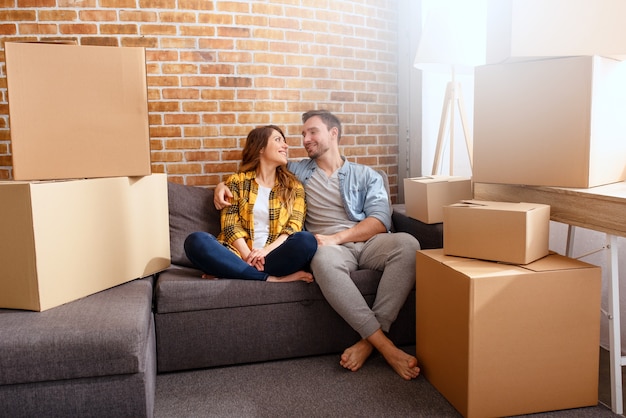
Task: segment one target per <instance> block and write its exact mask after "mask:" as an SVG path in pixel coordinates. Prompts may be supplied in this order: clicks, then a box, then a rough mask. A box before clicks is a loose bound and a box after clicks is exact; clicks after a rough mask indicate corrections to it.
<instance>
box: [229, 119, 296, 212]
mask: <svg viewBox="0 0 626 418" xmlns="http://www.w3.org/2000/svg"><path fill="white" fill-rule="evenodd" d="M273 131H276V132H278V133H279V134H280V135H281V136H282V137H283V139H285V134H284V133H283V131H282V129H280V128H279V127H278V126H276V125H266V126H260V127H258V128H254V129H253V130H251V131H250V132H249V133H248V137H247V138H246V145H245V146H244V147H243V151H242V153H241V154H242V156H241V165H240V166H239V171H240V172H245V171H256V169H257V168H258V167H259V164H260V163H261V150H262V149H263V148H265V147H266V146H267V141H268V140H269V138H270V136H271V135H272V132H273ZM276 179H277V180H278V186H279V194H278V197H279V199H280V201H281V202H282V203H283V205H285V207H286V208H287V212H288V213H289V214H291V210H292V209H293V202H294V201H295V200H296V189H295V187H296V185H297V184H298V179H297V178H296V176H295V175H294V174H293V173H292V172H291V171H289V170H287V166H284V165H281V166H278V167H277V168H276Z"/></svg>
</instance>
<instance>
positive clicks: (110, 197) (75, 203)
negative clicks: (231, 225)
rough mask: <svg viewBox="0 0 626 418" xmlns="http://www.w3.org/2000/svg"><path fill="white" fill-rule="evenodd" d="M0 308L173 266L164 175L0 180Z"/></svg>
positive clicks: (46, 303) (70, 295)
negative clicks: (56, 179)
mask: <svg viewBox="0 0 626 418" xmlns="http://www.w3.org/2000/svg"><path fill="white" fill-rule="evenodd" d="M0 201H1V202H2V205H0V234H1V237H0V308H12V309H26V310H33V311H43V310H46V309H49V308H52V307H55V306H58V305H61V304H63V303H66V302H70V301H72V300H75V299H78V298H81V297H84V296H87V295H90V294H93V293H96V292H99V291H101V290H105V289H108V288H110V287H113V286H116V285H118V284H121V283H125V282H127V281H130V280H133V279H136V278H139V277H145V276H149V275H151V274H153V273H156V272H158V271H160V270H163V269H165V268H167V267H168V266H169V265H170V248H169V217H168V216H169V215H168V202H167V179H166V175H165V174H153V175H151V176H146V177H136V178H129V177H110V178H103V179H86V180H71V181H46V182H22V181H4V182H0Z"/></svg>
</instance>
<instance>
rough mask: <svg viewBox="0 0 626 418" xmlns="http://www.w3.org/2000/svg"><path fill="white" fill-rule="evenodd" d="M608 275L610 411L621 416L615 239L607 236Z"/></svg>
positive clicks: (617, 277)
mask: <svg viewBox="0 0 626 418" xmlns="http://www.w3.org/2000/svg"><path fill="white" fill-rule="evenodd" d="M606 241H607V242H606V243H607V248H608V250H609V251H608V263H607V264H608V273H609V351H610V353H609V355H610V367H611V409H612V410H613V412H615V413H616V414H622V412H623V410H624V400H623V396H622V365H623V364H624V359H625V357H623V356H622V339H621V330H620V304H619V272H618V263H617V237H616V236H614V235H609V234H607V237H606Z"/></svg>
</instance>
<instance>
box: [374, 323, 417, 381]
mask: <svg viewBox="0 0 626 418" xmlns="http://www.w3.org/2000/svg"><path fill="white" fill-rule="evenodd" d="M367 341H368V342H369V343H370V344H371V345H372V346H373V347H375V348H376V349H377V350H378V352H379V353H380V354H381V355H382V356H383V357H384V358H385V360H386V361H387V363H389V365H390V366H391V367H392V368H393V370H395V372H396V373H398V374H399V375H400V377H402V378H403V379H405V380H411V379H415V378H416V377H417V376H419V374H420V368H419V367H418V366H417V359H416V358H415V357H414V356H412V355H410V354H408V353H405V352H404V351H402V350H400V349H399V348H398V347H396V346H395V344H394V343H393V342H392V341H391V340H390V339H389V338H388V337H387V336H386V335H385V333H384V332H383V331H382V330H381V329H378V331H376V332H374V333H373V334H372V335H370V336H369V337H367Z"/></svg>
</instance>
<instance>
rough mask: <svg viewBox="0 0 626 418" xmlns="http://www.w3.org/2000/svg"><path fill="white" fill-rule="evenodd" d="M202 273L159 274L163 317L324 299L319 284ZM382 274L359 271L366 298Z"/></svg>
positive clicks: (158, 293) (358, 279)
mask: <svg viewBox="0 0 626 418" xmlns="http://www.w3.org/2000/svg"><path fill="white" fill-rule="evenodd" d="M201 275H202V272H201V271H199V270H194V269H191V268H186V267H175V266H173V267H171V268H169V269H168V270H166V271H164V272H162V273H160V274H159V278H158V280H157V283H156V288H155V302H156V305H155V312H156V313H159V314H163V313H172V312H185V311H200V310H207V309H226V308H236V307H243V306H255V305H273V304H279V303H289V302H302V303H307V301H312V300H324V296H323V295H322V292H321V290H320V288H319V286H318V285H317V284H316V283H305V282H290V283H272V282H263V281H254V280H230V279H218V280H211V279H202V278H201ZM380 276H381V273H380V272H378V271H374V270H357V271H355V272H353V273H352V274H351V277H352V280H354V282H355V283H356V285H357V287H358V288H359V290H360V291H361V293H362V294H364V295H372V296H373V295H374V294H375V293H376V289H377V287H378V282H379V281H380Z"/></svg>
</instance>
